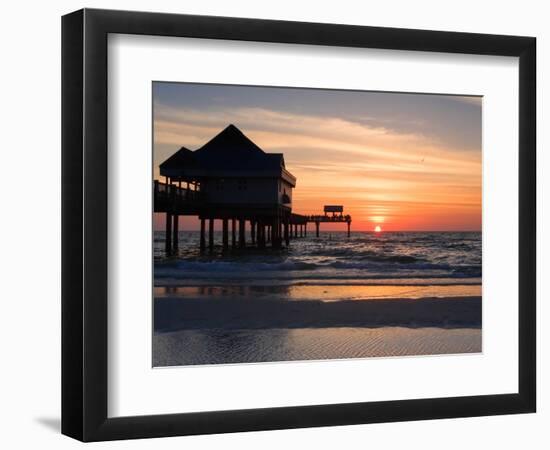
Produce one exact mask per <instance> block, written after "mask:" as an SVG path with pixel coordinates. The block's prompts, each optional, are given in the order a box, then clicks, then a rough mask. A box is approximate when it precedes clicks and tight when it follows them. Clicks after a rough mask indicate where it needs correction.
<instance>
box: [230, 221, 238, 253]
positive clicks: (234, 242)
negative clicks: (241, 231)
mask: <svg viewBox="0 0 550 450" xmlns="http://www.w3.org/2000/svg"><path fill="white" fill-rule="evenodd" d="M231 246H232V247H233V248H235V247H236V246H237V220H236V219H235V218H232V219H231Z"/></svg>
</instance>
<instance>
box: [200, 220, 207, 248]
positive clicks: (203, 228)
mask: <svg viewBox="0 0 550 450" xmlns="http://www.w3.org/2000/svg"><path fill="white" fill-rule="evenodd" d="M205 228H206V227H205V223H204V219H202V218H201V242H200V249H201V250H204V249H205V248H206V239H205V236H204V234H205Z"/></svg>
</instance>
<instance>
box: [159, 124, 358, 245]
mask: <svg viewBox="0 0 550 450" xmlns="http://www.w3.org/2000/svg"><path fill="white" fill-rule="evenodd" d="M160 174H161V175H162V176H164V177H166V183H161V182H159V181H155V183H154V210H155V212H164V213H166V241H165V242H166V253H167V254H170V253H172V252H173V251H175V250H177V249H178V225H179V216H184V215H193V216H198V217H199V219H200V223H201V235H200V247H201V249H205V248H206V247H207V246H208V248H210V249H212V248H213V246H214V220H221V221H222V223H223V224H222V245H223V248H224V249H227V248H228V247H229V223H230V222H231V245H232V247H237V246H238V247H240V248H244V247H245V246H246V236H245V231H246V227H245V225H246V222H249V229H250V240H251V243H252V244H253V245H257V246H258V247H265V246H266V244H267V243H268V242H270V243H271V245H272V246H273V247H280V246H281V245H282V241H283V240H284V241H285V243H286V245H287V246H288V245H289V241H290V239H291V238H292V237H298V235H299V236H305V235H307V223H308V222H314V223H315V224H316V230H317V236H319V223H320V222H324V221H328V220H324V219H321V218H318V217H325V218H330V217H332V218H334V219H336V218H337V216H335V215H334V214H333V216H328V215H326V213H325V216H303V215H299V214H292V190H293V188H294V187H295V186H296V178H295V177H294V176H293V175H292V174H291V173H290V172H289V171H288V170H287V169H286V168H285V161H284V157H283V155H282V154H281V153H266V152H264V151H263V150H262V149H261V148H260V147H258V146H257V145H256V144H254V142H252V141H251V140H250V139H248V138H247V137H246V136H245V135H244V134H243V133H242V132H241V131H240V130H239V129H238V128H237V127H235V126H234V125H229V126H228V127H227V128H225V129H224V130H223V131H222V132H221V133H219V134H218V135H216V136H215V137H214V138H213V139H211V140H210V141H208V142H207V143H206V144H205V145H203V146H202V147H201V148H199V149H197V150H195V151H192V150H189V149H187V148H185V147H182V148H180V150H178V151H177V152H176V153H174V154H173V155H172V156H171V157H169V158H168V159H167V160H166V161H164V162H163V163H162V164H160ZM340 216H341V214H340ZM340 216H338V217H340ZM342 217H343V216H342ZM346 217H348V218H349V220H348V234H349V226H350V223H351V217H349V216H346ZM312 218H314V219H312ZM330 221H334V222H336V221H341V220H330ZM207 223H208V244H207V239H206V233H207V232H206V225H207ZM293 227H294V233H292V231H293V230H292V228H293ZM298 229H299V233H298ZM292 234H294V236H292Z"/></svg>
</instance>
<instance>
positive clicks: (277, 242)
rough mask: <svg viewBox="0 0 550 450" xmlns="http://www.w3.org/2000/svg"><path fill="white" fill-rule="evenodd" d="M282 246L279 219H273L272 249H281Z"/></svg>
mask: <svg viewBox="0 0 550 450" xmlns="http://www.w3.org/2000/svg"><path fill="white" fill-rule="evenodd" d="M280 246H281V239H280V224H279V218H275V219H273V222H272V224H271V247H273V248H279V247H280Z"/></svg>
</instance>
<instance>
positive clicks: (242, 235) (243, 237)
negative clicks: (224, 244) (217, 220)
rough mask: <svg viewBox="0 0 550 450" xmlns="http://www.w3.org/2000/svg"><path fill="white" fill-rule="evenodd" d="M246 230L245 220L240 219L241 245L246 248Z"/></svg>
mask: <svg viewBox="0 0 550 450" xmlns="http://www.w3.org/2000/svg"><path fill="white" fill-rule="evenodd" d="M244 231H245V220H244V219H239V247H240V248H244V247H245V246H246V238H245V235H244Z"/></svg>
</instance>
